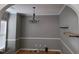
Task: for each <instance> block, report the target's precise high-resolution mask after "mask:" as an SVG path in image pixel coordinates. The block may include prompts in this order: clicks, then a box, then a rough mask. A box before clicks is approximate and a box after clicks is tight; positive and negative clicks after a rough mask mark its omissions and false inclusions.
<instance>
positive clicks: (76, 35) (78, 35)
mask: <svg viewBox="0 0 79 59" xmlns="http://www.w3.org/2000/svg"><path fill="white" fill-rule="evenodd" d="M64 34H65V35H68V36H69V37H79V34H77V33H71V32H65V33H64Z"/></svg>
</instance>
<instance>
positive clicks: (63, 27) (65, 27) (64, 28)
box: [60, 26, 69, 29]
mask: <svg viewBox="0 0 79 59" xmlns="http://www.w3.org/2000/svg"><path fill="white" fill-rule="evenodd" d="M60 28H62V29H68V28H69V27H64V26H63V27H60Z"/></svg>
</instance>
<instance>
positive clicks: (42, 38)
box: [18, 37, 61, 40]
mask: <svg viewBox="0 0 79 59" xmlns="http://www.w3.org/2000/svg"><path fill="white" fill-rule="evenodd" d="M18 39H42V40H43V39H47V40H48V39H49V40H60V39H61V38H42V37H19V38H18Z"/></svg>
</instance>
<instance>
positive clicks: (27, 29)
mask: <svg viewBox="0 0 79 59" xmlns="http://www.w3.org/2000/svg"><path fill="white" fill-rule="evenodd" d="M29 20H32V16H27V17H25V18H23V19H22V29H21V30H22V31H21V37H45V38H46V37H47V38H58V37H60V36H59V24H58V21H59V17H58V16H51V15H49V16H48V15H47V16H45V15H43V16H38V18H37V20H40V21H39V23H37V24H33V23H30V22H29Z"/></svg>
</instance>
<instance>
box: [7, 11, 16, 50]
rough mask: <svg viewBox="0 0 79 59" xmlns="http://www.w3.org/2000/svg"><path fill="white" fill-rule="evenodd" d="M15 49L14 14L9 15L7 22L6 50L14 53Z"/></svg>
mask: <svg viewBox="0 0 79 59" xmlns="http://www.w3.org/2000/svg"><path fill="white" fill-rule="evenodd" d="M15 47H16V14H11V13H10V18H9V20H8V45H7V48H8V50H11V51H14V50H15Z"/></svg>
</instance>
